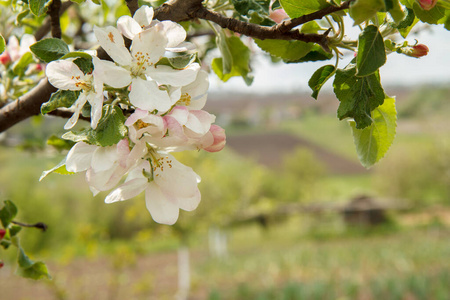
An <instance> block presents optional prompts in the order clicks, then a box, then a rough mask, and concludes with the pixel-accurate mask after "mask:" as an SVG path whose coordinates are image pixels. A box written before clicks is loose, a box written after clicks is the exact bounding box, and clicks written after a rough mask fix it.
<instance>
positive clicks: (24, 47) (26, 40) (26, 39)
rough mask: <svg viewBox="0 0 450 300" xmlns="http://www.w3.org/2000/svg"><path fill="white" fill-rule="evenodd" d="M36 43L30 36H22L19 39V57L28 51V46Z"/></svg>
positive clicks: (32, 36)
mask: <svg viewBox="0 0 450 300" xmlns="http://www.w3.org/2000/svg"><path fill="white" fill-rule="evenodd" d="M34 43H36V38H35V37H34V35H32V34H24V35H23V36H22V38H21V39H20V51H19V54H20V56H22V55H24V54H25V53H27V52H29V51H30V46H31V45H33V44H34Z"/></svg>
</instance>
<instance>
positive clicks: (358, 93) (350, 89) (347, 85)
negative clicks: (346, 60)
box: [333, 60, 384, 129]
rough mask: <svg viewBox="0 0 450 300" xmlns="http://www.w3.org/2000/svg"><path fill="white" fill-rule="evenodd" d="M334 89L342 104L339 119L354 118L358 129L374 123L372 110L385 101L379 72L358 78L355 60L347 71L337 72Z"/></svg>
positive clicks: (339, 109) (339, 70)
mask: <svg viewBox="0 0 450 300" xmlns="http://www.w3.org/2000/svg"><path fill="white" fill-rule="evenodd" d="M333 87H334V93H335V94H336V97H337V98H338V99H339V101H340V102H341V103H340V105H339V108H338V111H337V112H338V118H339V119H340V120H342V119H345V118H353V119H354V120H355V122H356V128H358V129H363V128H365V127H367V126H369V125H370V124H371V123H372V119H371V112H372V110H374V109H375V108H376V107H378V106H379V105H381V104H383V101H384V90H383V88H382V86H381V83H380V78H379V75H378V72H376V73H374V74H371V75H369V76H365V77H357V76H356V64H355V63H354V60H353V61H352V62H351V63H350V64H349V65H348V66H347V67H345V69H343V70H341V69H338V70H337V71H336V76H335V78H334V82H333Z"/></svg>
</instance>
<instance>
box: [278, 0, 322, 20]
mask: <svg viewBox="0 0 450 300" xmlns="http://www.w3.org/2000/svg"><path fill="white" fill-rule="evenodd" d="M280 4H281V6H282V7H283V9H284V11H285V12H286V13H287V14H288V16H289V17H290V18H292V19H293V18H298V17H301V16H303V15H307V14H310V13H313V12H316V11H318V10H320V9H322V8H325V7H327V6H330V4H328V3H327V1H326V0H301V1H299V0H280Z"/></svg>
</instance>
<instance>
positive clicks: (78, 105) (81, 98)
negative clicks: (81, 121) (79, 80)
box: [64, 92, 87, 130]
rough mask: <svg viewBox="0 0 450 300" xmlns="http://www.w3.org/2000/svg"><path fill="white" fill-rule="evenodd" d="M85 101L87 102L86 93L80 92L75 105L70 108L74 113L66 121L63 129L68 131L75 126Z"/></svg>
mask: <svg viewBox="0 0 450 300" xmlns="http://www.w3.org/2000/svg"><path fill="white" fill-rule="evenodd" d="M86 101H87V97H86V93H85V92H81V94H80V96H79V97H78V99H77V101H75V103H74V104H73V105H72V107H71V108H74V109H75V112H74V113H73V115H72V117H71V118H70V119H69V120H68V121H67V123H66V124H65V125H64V129H66V130H68V129H70V128H72V127H73V126H75V124H76V123H77V122H78V118H79V117H80V113H81V110H82V109H83V106H84V105H85V104H86Z"/></svg>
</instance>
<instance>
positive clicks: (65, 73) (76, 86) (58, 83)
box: [45, 60, 85, 91]
mask: <svg viewBox="0 0 450 300" xmlns="http://www.w3.org/2000/svg"><path fill="white" fill-rule="evenodd" d="M45 74H46V75H47V77H48V81H49V82H50V83H51V85H53V86H54V87H56V88H58V89H62V90H71V91H79V90H81V89H82V86H81V85H80V83H81V82H83V80H84V79H85V75H84V73H83V72H82V71H81V70H80V68H78V66H77V65H76V64H74V63H73V62H71V61H68V60H58V61H52V62H51V63H49V64H48V65H47V68H46V69H45Z"/></svg>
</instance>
